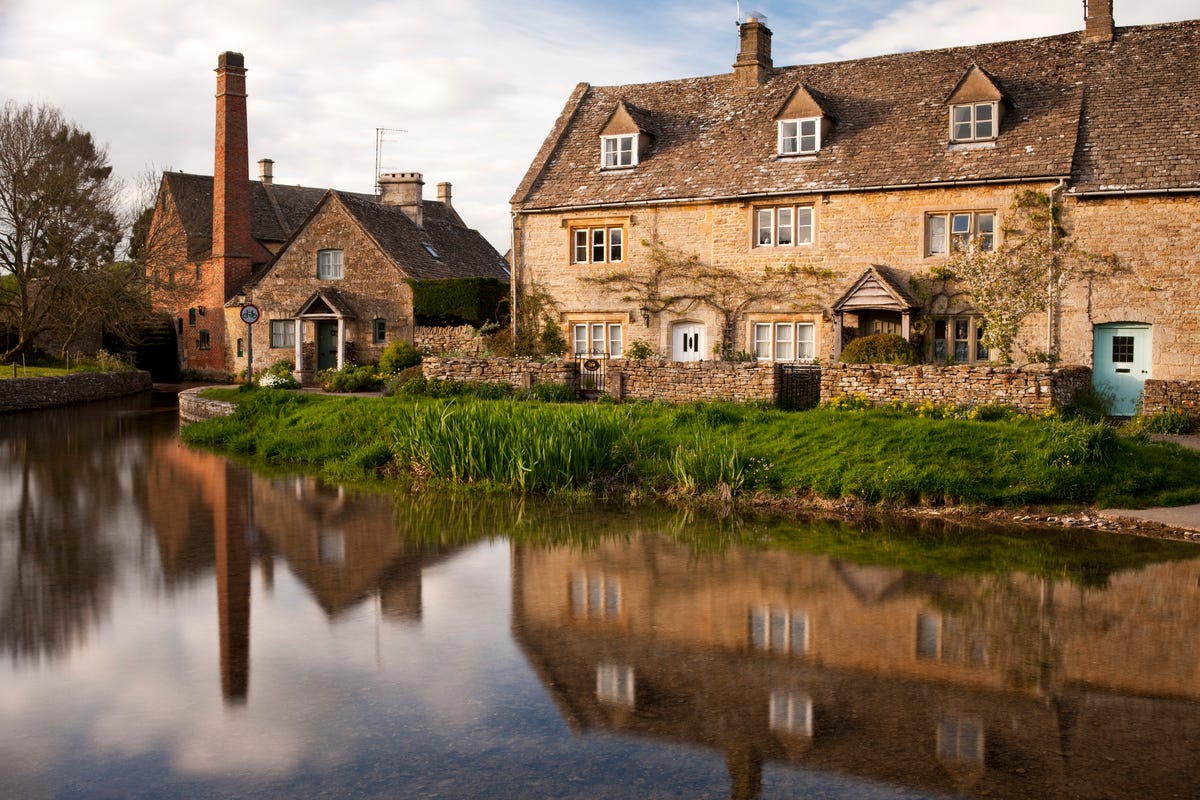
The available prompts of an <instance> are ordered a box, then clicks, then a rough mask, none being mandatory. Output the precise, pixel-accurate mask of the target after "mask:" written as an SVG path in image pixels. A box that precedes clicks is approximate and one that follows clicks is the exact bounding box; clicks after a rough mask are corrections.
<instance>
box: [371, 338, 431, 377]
mask: <svg viewBox="0 0 1200 800" xmlns="http://www.w3.org/2000/svg"><path fill="white" fill-rule="evenodd" d="M420 363H421V354H420V353H418V352H417V348H415V347H413V346H412V345H411V344H409V343H408V342H406V341H404V340H403V339H401V340H400V341H398V342H392V343H391V344H389V345H388V346H387V347H386V348H384V351H383V353H382V355H380V356H379V371H380V372H382V373H383V374H384V375H394V374H396V373H397V372H400V371H401V370H405V369H408V368H409V367H415V366H416V365H417V364H420Z"/></svg>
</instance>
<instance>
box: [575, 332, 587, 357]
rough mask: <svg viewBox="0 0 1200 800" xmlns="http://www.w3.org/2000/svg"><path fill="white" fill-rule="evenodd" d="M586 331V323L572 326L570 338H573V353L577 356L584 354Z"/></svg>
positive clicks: (585, 349) (585, 350)
mask: <svg viewBox="0 0 1200 800" xmlns="http://www.w3.org/2000/svg"><path fill="white" fill-rule="evenodd" d="M587 331H588V327H587V325H576V326H574V334H573V336H572V337H571V338H572V339H573V340H574V342H573V345H572V346H573V347H574V353H575V355H577V356H579V355H585V354H586V353H587V346H588V334H587Z"/></svg>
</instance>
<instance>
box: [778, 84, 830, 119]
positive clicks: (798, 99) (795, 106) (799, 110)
mask: <svg viewBox="0 0 1200 800" xmlns="http://www.w3.org/2000/svg"><path fill="white" fill-rule="evenodd" d="M830 105H832V103H831V102H830V100H829V98H827V97H825V96H824V95H823V94H821V93H820V92H818V91H817V90H815V89H813V88H812V87H811V86H808V85H807V84H804V83H798V84H796V88H795V89H793V90H792V93H791V94H790V95H788V97H787V100H785V101H784V102H783V105H782V106H781V107H780V109H779V113H778V114H776V115H775V119H777V120H780V119H807V118H811V117H825V118H828V119H832V118H833V115H832V114H830V113H829V106H830Z"/></svg>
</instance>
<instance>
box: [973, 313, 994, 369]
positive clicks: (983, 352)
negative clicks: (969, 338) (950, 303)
mask: <svg viewBox="0 0 1200 800" xmlns="http://www.w3.org/2000/svg"><path fill="white" fill-rule="evenodd" d="M983 331H984V327H983V320H981V319H980V320H976V321H975V360H976V361H987V360H988V359H989V358H991V355H990V354H989V353H988V349H987V348H986V347H984V346H983Z"/></svg>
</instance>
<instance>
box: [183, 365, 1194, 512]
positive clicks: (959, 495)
mask: <svg viewBox="0 0 1200 800" xmlns="http://www.w3.org/2000/svg"><path fill="white" fill-rule="evenodd" d="M431 383H436V382H431ZM418 388H419V391H420V393H414V392H404V391H401V392H399V393H398V394H397V395H396V396H393V397H380V398H364V397H355V398H346V397H332V396H320V395H300V394H297V393H293V392H286V391H282V390H278V389H252V390H249V391H236V390H217V391H219V392H224V395H223V396H224V397H225V398H227V399H233V400H235V402H236V403H237V411H236V413H235V414H234V415H233V416H231V417H227V418H221V419H214V420H209V421H206V422H200V423H195V424H192V425H189V426H187V427H186V428H185V429H184V432H183V437H184V439H185V441H187V442H188V443H190V444H194V445H199V446H205V447H209V448H212V449H216V450H220V451H224V452H227V453H230V454H234V455H238V456H241V457H244V458H248V459H250V460H255V461H259V462H260V463H267V464H272V465H277V466H285V467H288V468H296V467H299V468H306V469H315V470H317V471H319V472H320V473H321V475H322V476H323V477H325V478H327V479H330V480H337V481H358V480H363V479H392V480H396V479H399V480H404V481H411V482H413V483H414V484H415V485H417V486H418V487H420V486H427V485H429V484H430V483H439V482H445V483H453V484H463V485H470V486H474V487H483V488H497V489H505V490H511V491H515V492H518V493H536V494H550V495H563V494H566V495H593V496H608V497H623V498H630V499H639V498H651V497H655V498H660V497H665V498H715V499H720V500H729V499H733V498H735V497H737V498H739V499H741V498H746V499H750V500H758V501H762V502H764V503H769V502H775V501H780V500H782V501H790V502H795V503H804V502H814V503H818V504H819V503H826V502H829V501H840V500H846V499H851V500H854V501H856V502H862V503H866V504H873V505H891V506H910V507H911V506H948V505H968V506H990V507H1023V506H1032V505H1051V506H1055V505H1057V506H1067V505H1070V506H1079V505H1097V506H1101V507H1104V506H1108V507H1115V506H1125V507H1145V506H1156V505H1181V504H1186V503H1195V502H1200V453H1197V452H1193V451H1189V450H1186V449H1184V448H1182V447H1179V446H1177V445H1172V444H1166V443H1157V442H1151V441H1149V440H1148V438H1147V436H1146V433H1145V428H1144V426H1143V427H1140V428H1134V429H1132V430H1128V431H1120V432H1119V431H1118V430H1117V429H1115V428H1113V427H1111V426H1109V425H1106V424H1104V423H1103V422H1092V421H1088V420H1086V419H1083V418H1062V417H1059V416H1052V417H1048V418H1031V417H1027V416H1023V415H1020V414H1018V413H1016V412H1014V411H1012V410H1011V409H1007V408H1004V407H982V408H975V409H961V408H954V407H936V406H932V405H927V406H920V407H915V408H914V407H908V406H896V407H893V408H870V407H867V405H866V403H865V402H864V401H862V400H861V399H855V398H841V399H839V400H837V401H835V402H833V403H830V404H827V405H826V406H824V407H822V408H819V409H816V410H812V411H803V412H792V411H782V410H778V409H774V408H770V407H762V406H753V405H738V404H731V403H705V404H693V405H686V406H670V405H662V404H656V403H631V404H624V405H616V404H611V403H598V404H576V403H556V402H543V401H538V400H518V399H515V398H513V397H504V395H505V394H507V392H506V391H499V390H497V391H492V392H490V394H491V395H492V396H493V397H498V398H499V399H484V398H481V397H477V396H473V395H459V396H451V397H447V396H446V395H450V394H455V392H451V391H449V390H448V389H449V388H451V387H445V386H442V387H438V386H436V385H435V386H433V387H430V386H422V387H418ZM414 394H415V396H414ZM430 395H441V396H430Z"/></svg>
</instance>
